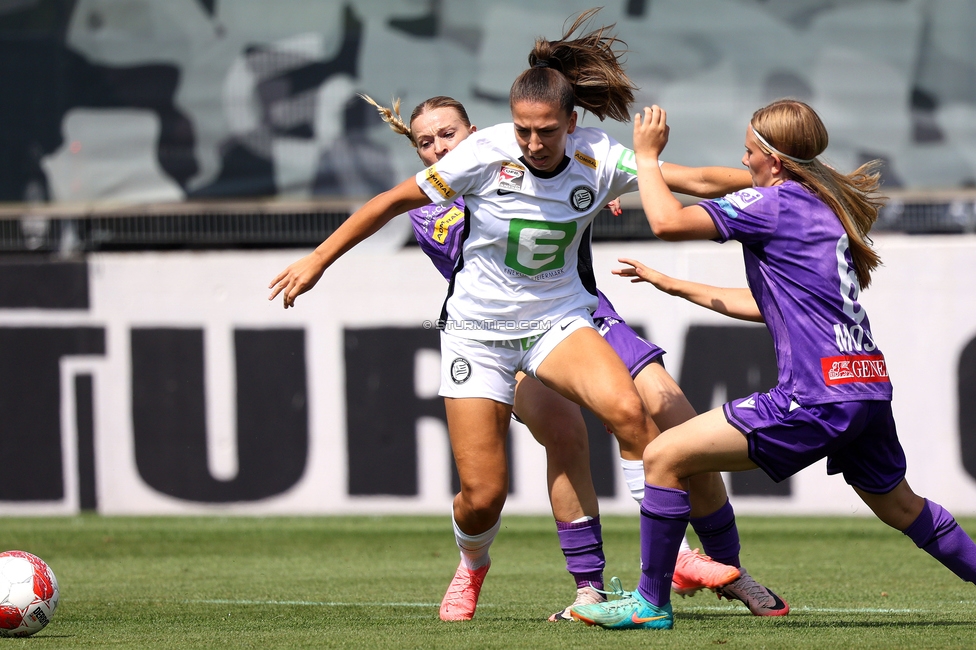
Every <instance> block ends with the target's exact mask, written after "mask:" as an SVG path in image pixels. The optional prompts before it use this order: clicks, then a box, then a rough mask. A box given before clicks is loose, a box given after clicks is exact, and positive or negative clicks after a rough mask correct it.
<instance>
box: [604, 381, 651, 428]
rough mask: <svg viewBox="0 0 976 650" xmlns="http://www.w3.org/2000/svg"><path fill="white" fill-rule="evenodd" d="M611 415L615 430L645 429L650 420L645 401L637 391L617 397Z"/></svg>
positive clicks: (611, 423) (612, 426)
mask: <svg viewBox="0 0 976 650" xmlns="http://www.w3.org/2000/svg"><path fill="white" fill-rule="evenodd" d="M611 417H612V419H611V420H610V422H609V424H610V426H611V428H612V429H613V430H614V431H615V432H616V431H627V430H634V429H637V430H640V431H643V430H644V428H645V427H646V424H647V422H648V420H649V416H648V415H647V410H646V409H645V407H644V402H643V401H641V398H640V395H639V394H638V393H637V391H633V393H632V394H627V395H625V396H621V397H620V398H619V399H617V400H616V401H615V403H614V406H613V410H612V412H611Z"/></svg>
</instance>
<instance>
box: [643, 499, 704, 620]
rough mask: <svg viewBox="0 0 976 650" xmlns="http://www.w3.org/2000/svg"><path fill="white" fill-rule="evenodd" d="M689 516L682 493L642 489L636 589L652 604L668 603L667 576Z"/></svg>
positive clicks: (687, 503) (668, 582)
mask: <svg viewBox="0 0 976 650" xmlns="http://www.w3.org/2000/svg"><path fill="white" fill-rule="evenodd" d="M690 513H691V502H690V501H688V493H687V492H685V491H684V490H675V489H674V488H666V487H659V486H656V485H645V486H644V500H643V501H641V579H640V584H638V585H637V590H638V591H639V592H640V594H641V595H642V596H643V597H644V598H646V599H647V600H648V602H650V603H651V604H652V605H656V606H658V607H663V606H664V605H665V604H667V603H668V602H669V601H670V600H671V576H672V575H673V574H674V563H675V561H677V559H678V548H679V547H680V546H681V538H682V537H684V534H685V529H686V528H687V527H688V516H689V514H690Z"/></svg>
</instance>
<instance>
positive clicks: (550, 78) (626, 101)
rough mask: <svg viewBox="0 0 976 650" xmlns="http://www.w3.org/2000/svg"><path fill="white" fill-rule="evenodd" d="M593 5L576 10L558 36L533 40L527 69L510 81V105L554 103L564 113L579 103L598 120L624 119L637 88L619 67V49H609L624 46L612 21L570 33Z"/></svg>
mask: <svg viewBox="0 0 976 650" xmlns="http://www.w3.org/2000/svg"><path fill="white" fill-rule="evenodd" d="M599 10H600V8H599V7H597V8H595V9H590V10H588V11H585V12H583V13H582V14H580V15H579V16H578V17H577V18H576V20H575V21H574V22H573V24H572V26H571V27H570V28H569V29H568V30H566V32H565V33H564V34H563V36H562V38H560V39H559V40H558V41H549V40H546V39H544V38H539V39H538V40H536V42H535V47H533V48H532V52H530V53H529V66H530V67H529V69H528V70H526V71H525V72H523V73H522V74H520V75H519V76H518V78H517V79H516V80H515V83H514V84H512V90H511V92H510V93H509V104H510V105H512V106H514V105H515V104H518V103H520V102H538V103H544V104H549V105H551V106H559V107H560V108H561V109H562V110H563V111H564V112H565V113H566V114H567V115H569V114H571V113H572V112H573V109H574V108H575V107H576V106H579V107H580V108H582V109H583V110H586V111H589V112H590V113H593V114H594V115H596V116H597V117H598V118H600V120H601V121H602V120H604V119H606V118H607V117H610V118H612V119H614V120H617V121H618V122H628V121H630V105H631V104H632V103H633V102H634V92H635V91H636V90H637V87H636V86H635V85H634V84H633V82H632V81H631V80H630V78H629V77H628V76H627V74H626V73H625V72H624V69H623V67H622V66H621V62H620V57H621V55H622V54H623V51H619V52H618V51H615V50H614V46H616V45H618V44H619V45H626V43H624V42H623V41H621V40H620V39H619V38H617V37H616V36H614V35H613V34H611V33H610V31H611V30H612V29H613V27H614V26H613V25H609V26H605V27H600V28H599V29H596V30H593V31H590V32H587V33H586V34H583V35H582V36H579V37H576V38H571V37H572V35H573V34H574V33H575V32H576V31H577V30H578V29H580V28H581V27H582V26H583V25H584V24H585V23H586V22H587V21H589V20H590V18H592V17H593V15H594V14H596V12H598V11H599Z"/></svg>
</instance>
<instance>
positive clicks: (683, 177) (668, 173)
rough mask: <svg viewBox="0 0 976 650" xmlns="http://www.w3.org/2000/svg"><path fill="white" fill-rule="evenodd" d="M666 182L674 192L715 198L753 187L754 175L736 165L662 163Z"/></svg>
mask: <svg viewBox="0 0 976 650" xmlns="http://www.w3.org/2000/svg"><path fill="white" fill-rule="evenodd" d="M661 174H663V175H664V182H665V183H667V184H668V187H669V188H670V189H671V191H672V192H679V193H681V194H688V195H690V196H697V197H698V198H701V199H714V198H718V197H720V196H725V195H726V194H729V193H731V192H735V191H737V190H741V189H745V188H747V187H752V176H751V175H750V174H749V172H748V171H747V170H745V169H736V168H735V167H685V166H684V165H675V164H673V163H667V162H666V163H664V164H662V165H661Z"/></svg>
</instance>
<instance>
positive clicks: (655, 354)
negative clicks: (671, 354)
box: [593, 291, 664, 377]
mask: <svg viewBox="0 0 976 650" xmlns="http://www.w3.org/2000/svg"><path fill="white" fill-rule="evenodd" d="M597 295H598V296H599V298H600V304H599V306H598V307H597V308H596V311H595V312H593V324H594V325H596V328H597V331H599V332H600V336H602V337H603V338H604V339H606V341H607V343H609V344H610V347H612V348H613V350H614V352H616V353H617V355H618V356H619V357H620V358H621V359H623V362H624V365H626V366H627V368H628V370H630V376H631V377H637V375H638V374H639V373H640V371H641V370H643V369H644V368H645V367H647V364H649V363H651V362H654V361H657V362H658V363H661V364H662V365H663V361H664V360H663V359H661V357H663V356H664V350H662V349H661V348H659V347H658V346H656V345H654V344H653V343H651V342H650V341H647V340H645V339H643V338H641V337H640V336H639V335H638V334H637V332H635V331H634V328H632V327H631V326H630V325H628V324H627V323H625V322H624V319H623V318H621V317H620V314H618V313H617V312H616V310H615V309H614V308H613V305H612V304H610V301H609V300H607V297H606V296H605V295H603V292H602V291H598V292H597Z"/></svg>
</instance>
